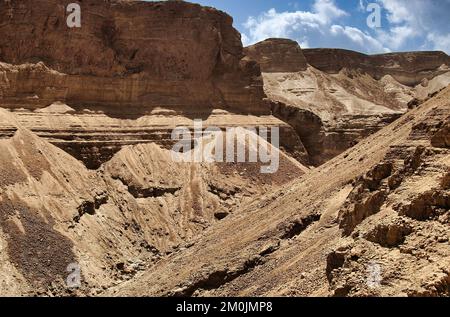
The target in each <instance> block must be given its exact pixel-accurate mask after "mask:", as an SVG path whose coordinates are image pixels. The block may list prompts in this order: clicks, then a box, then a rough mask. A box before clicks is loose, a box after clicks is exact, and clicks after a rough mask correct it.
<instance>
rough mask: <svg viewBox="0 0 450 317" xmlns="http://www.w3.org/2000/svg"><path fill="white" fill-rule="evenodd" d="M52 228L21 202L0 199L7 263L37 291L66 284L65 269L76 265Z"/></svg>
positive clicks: (65, 240)
mask: <svg viewBox="0 0 450 317" xmlns="http://www.w3.org/2000/svg"><path fill="white" fill-rule="evenodd" d="M53 225H54V223H53V221H49V220H46V219H44V218H43V217H42V216H41V215H39V211H38V210H35V209H33V208H31V207H29V206H28V205H27V204H26V203H24V202H23V201H22V200H20V198H18V197H13V198H9V197H7V196H6V195H5V194H3V195H2V196H1V199H0V228H1V229H2V231H3V232H4V233H5V236H6V241H7V242H8V247H7V252H8V256H9V259H10V260H11V262H12V263H13V264H14V266H15V267H16V268H17V270H18V271H19V272H20V273H21V274H22V275H23V277H24V278H25V279H26V280H27V282H28V283H29V284H30V285H32V286H34V287H37V288H46V287H48V286H49V285H50V284H52V283H55V282H58V281H61V280H65V278H66V277H67V275H68V274H69V272H67V271H66V270H67V267H68V265H69V264H71V263H75V262H76V257H75V255H74V253H73V251H72V247H73V244H72V242H71V241H70V240H69V239H68V238H67V237H65V236H64V235H62V234H60V233H59V232H57V231H56V230H55V229H54V228H53Z"/></svg>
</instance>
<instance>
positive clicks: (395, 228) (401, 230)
mask: <svg viewBox="0 0 450 317" xmlns="http://www.w3.org/2000/svg"><path fill="white" fill-rule="evenodd" d="M411 232H412V228H411V226H410V225H409V224H408V223H407V222H405V221H404V220H402V219H398V220H397V221H395V222H389V223H386V224H384V223H381V224H377V225H376V226H375V227H374V228H373V229H372V230H371V231H370V232H368V233H367V234H366V235H364V238H365V239H366V240H369V241H371V242H375V243H378V244H379V245H381V246H382V247H387V248H392V247H396V246H398V245H400V244H402V243H403V242H404V241H405V238H406V237H407V236H408V235H409V234H410V233H411Z"/></svg>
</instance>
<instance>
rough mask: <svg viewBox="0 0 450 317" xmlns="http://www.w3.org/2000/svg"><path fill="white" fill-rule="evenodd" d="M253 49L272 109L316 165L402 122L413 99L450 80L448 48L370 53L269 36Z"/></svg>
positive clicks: (251, 52)
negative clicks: (312, 46) (305, 44)
mask: <svg viewBox="0 0 450 317" xmlns="http://www.w3.org/2000/svg"><path fill="white" fill-rule="evenodd" d="M245 52H246V54H248V55H249V56H250V57H251V58H254V59H255V60H257V61H258V62H259V63H261V69H262V71H263V79H264V90H265V92H266V94H267V96H268V97H269V99H270V100H271V101H272V112H273V114H274V115H275V116H277V117H278V118H280V119H281V120H283V121H285V122H287V123H289V124H290V125H291V126H293V127H294V129H295V130H296V131H297V134H298V135H299V137H300V139H301V140H302V143H303V144H304V145H305V148H306V150H307V151H308V154H309V158H310V164H312V165H320V164H323V163H325V162H326V161H328V160H329V159H331V158H333V157H335V156H336V155H339V154H340V153H342V152H343V151H345V150H346V149H348V148H350V147H351V146H353V145H355V144H356V143H358V142H359V141H360V140H362V139H364V138H365V137H367V136H369V135H370V134H372V133H374V132H376V131H378V130H379V129H381V128H382V127H384V126H386V125H387V124H389V123H391V122H393V121H394V120H396V119H397V118H398V117H399V116H400V115H401V114H402V113H404V112H406V111H407V109H408V103H410V102H414V103H420V102H421V101H420V100H422V99H426V97H428V95H429V94H430V93H435V92H437V91H439V90H440V89H442V88H443V87H446V86H447V85H448V84H449V83H450V71H449V68H448V65H449V64H448V56H447V55H446V54H445V53H442V52H412V53H395V54H394V53H393V54H384V55H374V56H368V55H364V54H361V53H357V52H353V51H347V50H337V49H306V50H302V49H301V48H300V46H299V45H298V43H297V42H295V41H290V40H284V39H268V40H266V41H263V42H260V43H257V44H255V45H253V46H250V47H247V48H245ZM294 55H296V57H294ZM283 56H286V59H283V58H282V57H283ZM290 67H291V68H290ZM416 84H417V86H414V85H416ZM408 85H413V86H408Z"/></svg>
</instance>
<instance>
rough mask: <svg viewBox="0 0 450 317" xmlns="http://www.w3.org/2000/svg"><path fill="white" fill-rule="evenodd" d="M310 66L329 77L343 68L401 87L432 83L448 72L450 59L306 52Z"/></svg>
mask: <svg viewBox="0 0 450 317" xmlns="http://www.w3.org/2000/svg"><path fill="white" fill-rule="evenodd" d="M303 54H304V55H305V57H306V59H307V61H308V64H310V65H311V66H314V67H315V68H317V69H320V70H322V71H324V72H327V73H338V72H339V71H341V70H342V69H343V68H349V69H360V70H361V71H363V72H366V73H368V74H370V75H371V76H373V77H374V78H376V79H381V78H382V77H383V76H386V75H390V76H392V77H393V78H395V79H396V80H397V81H398V82H399V83H401V84H403V85H408V86H415V85H418V84H419V83H420V82H421V81H422V80H423V79H432V78H434V77H436V76H438V75H440V74H443V73H445V72H448V71H449V67H450V57H449V56H448V55H447V54H445V53H444V52H408V53H390V54H379V55H372V56H369V55H365V54H362V53H358V52H353V51H348V50H342V49H304V50H303Z"/></svg>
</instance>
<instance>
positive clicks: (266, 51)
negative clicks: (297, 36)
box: [245, 38, 307, 73]
mask: <svg viewBox="0 0 450 317" xmlns="http://www.w3.org/2000/svg"><path fill="white" fill-rule="evenodd" d="M245 54H246V55H248V56H250V57H251V58H252V59H254V60H256V61H257V62H258V63H259V64H260V65H261V71H263V72H266V73H276V72H278V73H283V72H297V71H302V70H306V67H307V62H306V59H305V56H304V55H303V52H302V50H301V48H300V46H299V45H298V43H297V42H295V41H292V40H288V39H276V38H274V39H267V40H265V41H262V42H259V43H256V44H255V45H252V46H249V47H246V48H245Z"/></svg>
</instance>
